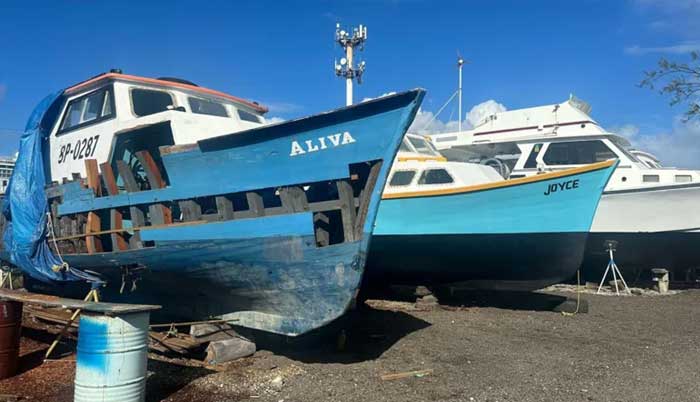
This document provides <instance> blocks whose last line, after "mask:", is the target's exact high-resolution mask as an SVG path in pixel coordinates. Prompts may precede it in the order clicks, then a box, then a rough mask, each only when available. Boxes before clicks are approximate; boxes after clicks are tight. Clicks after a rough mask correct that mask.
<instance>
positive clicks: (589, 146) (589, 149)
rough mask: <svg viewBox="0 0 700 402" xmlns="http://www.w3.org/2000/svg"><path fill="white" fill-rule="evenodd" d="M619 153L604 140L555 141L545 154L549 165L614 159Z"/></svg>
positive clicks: (579, 163)
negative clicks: (612, 149)
mask: <svg viewBox="0 0 700 402" xmlns="http://www.w3.org/2000/svg"><path fill="white" fill-rule="evenodd" d="M616 157H617V155H616V154H615V153H614V152H613V151H611V150H610V148H608V147H607V145H605V144H604V143H603V142H602V141H573V142H554V143H551V144H549V147H548V148H547V151H546V152H545V154H544V158H543V160H544V162H545V163H546V164H547V165H550V166H551V165H583V164H588V163H595V162H602V161H606V160H608V159H614V158H616Z"/></svg>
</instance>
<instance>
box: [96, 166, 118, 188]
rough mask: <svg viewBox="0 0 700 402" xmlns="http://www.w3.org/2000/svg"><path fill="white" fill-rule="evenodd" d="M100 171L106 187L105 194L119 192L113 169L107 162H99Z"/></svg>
mask: <svg viewBox="0 0 700 402" xmlns="http://www.w3.org/2000/svg"><path fill="white" fill-rule="evenodd" d="M100 172H102V182H103V183H104V185H105V188H106V189H107V194H109V195H117V194H119V187H117V179H116V178H115V177H114V170H113V169H112V165H111V164H110V163H109V162H105V163H101V164H100Z"/></svg>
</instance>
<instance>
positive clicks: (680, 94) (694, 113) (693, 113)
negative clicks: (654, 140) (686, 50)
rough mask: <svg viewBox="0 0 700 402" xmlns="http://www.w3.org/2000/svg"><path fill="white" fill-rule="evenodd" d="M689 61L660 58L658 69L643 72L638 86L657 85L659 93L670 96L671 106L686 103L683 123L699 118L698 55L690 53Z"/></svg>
mask: <svg viewBox="0 0 700 402" xmlns="http://www.w3.org/2000/svg"><path fill="white" fill-rule="evenodd" d="M690 59H691V61H690V63H688V64H686V63H677V62H674V61H669V60H667V59H665V58H663V57H662V58H661V59H660V60H659V64H658V68H657V69H656V70H653V71H645V72H644V75H645V78H644V79H643V80H642V82H641V83H640V84H639V85H640V86H641V87H647V88H650V89H655V88H656V85H659V86H660V89H659V93H661V94H662V95H668V96H670V97H671V102H670V103H671V105H672V106H673V105H677V104H679V103H685V102H687V103H688V110H686V112H685V114H684V115H685V117H684V120H685V121H688V120H691V119H694V118H700V53H699V52H697V51H693V52H691V53H690Z"/></svg>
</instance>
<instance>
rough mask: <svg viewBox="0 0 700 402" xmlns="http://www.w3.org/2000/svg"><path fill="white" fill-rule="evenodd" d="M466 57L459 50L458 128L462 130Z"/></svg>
mask: <svg viewBox="0 0 700 402" xmlns="http://www.w3.org/2000/svg"><path fill="white" fill-rule="evenodd" d="M464 62H465V61H464V59H463V58H462V56H461V55H460V54H459V51H458V52H457V68H459V86H458V87H457V92H458V93H459V119H458V120H459V123H458V130H459V131H460V132H462V119H463V118H464V116H462V67H463V66H464Z"/></svg>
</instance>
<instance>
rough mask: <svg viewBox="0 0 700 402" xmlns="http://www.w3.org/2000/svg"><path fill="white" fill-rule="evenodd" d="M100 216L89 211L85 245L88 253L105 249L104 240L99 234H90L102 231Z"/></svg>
mask: <svg viewBox="0 0 700 402" xmlns="http://www.w3.org/2000/svg"><path fill="white" fill-rule="evenodd" d="M101 230H102V228H101V222H100V217H99V215H97V214H96V213H94V212H88V217H87V225H86V226H85V234H86V237H85V245H86V247H87V252H88V254H95V253H100V252H102V251H103V249H102V242H101V241H100V238H99V237H97V236H90V233H95V232H99V231H101Z"/></svg>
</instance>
